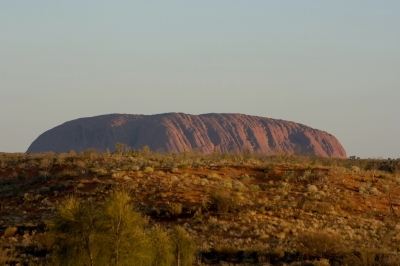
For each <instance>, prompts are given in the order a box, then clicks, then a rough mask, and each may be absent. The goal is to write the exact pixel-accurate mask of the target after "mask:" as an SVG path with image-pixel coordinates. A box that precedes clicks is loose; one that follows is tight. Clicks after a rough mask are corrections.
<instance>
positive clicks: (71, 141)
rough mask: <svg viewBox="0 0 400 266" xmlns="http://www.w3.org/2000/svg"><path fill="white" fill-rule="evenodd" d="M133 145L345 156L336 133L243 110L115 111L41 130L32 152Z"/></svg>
mask: <svg viewBox="0 0 400 266" xmlns="http://www.w3.org/2000/svg"><path fill="white" fill-rule="evenodd" d="M118 142H119V143H124V144H126V145H128V146H129V147H132V148H133V149H139V148H140V147H142V146H143V145H148V146H149V147H150V148H151V150H157V149H163V150H164V151H172V152H184V151H188V150H193V149H196V150H199V151H201V152H204V153H211V152H212V151H213V150H214V149H216V150H218V151H220V152H230V151H239V150H242V149H244V148H245V149H250V150H254V151H261V152H263V153H265V154H270V155H272V154H274V153H275V152H276V151H280V152H288V153H291V154H294V153H296V152H297V153H301V154H309V155H315V156H322V157H337V158H346V151H345V150H344V148H343V147H342V145H341V144H340V143H339V141H338V140H337V139H336V138H335V137H334V136H332V135H331V134H329V133H327V132H324V131H321V130H317V129H313V128H310V127H308V126H305V125H302V124H298V123H295V122H290V121H284V120H278V119H271V118H265V117H258V116H249V115H243V114H203V115H187V114H183V113H167V114H158V115H128V114H110V115H101V116H95V117H88V118H80V119H76V120H72V121H69V122H66V123H64V124H62V125H60V126H57V127H55V128H53V129H50V130H48V131H46V132H44V133H43V134H41V135H40V136H39V137H38V138H37V139H36V140H35V141H34V142H33V143H32V144H31V145H30V147H29V148H28V150H27V152H47V151H54V152H67V151H69V150H75V151H83V150H86V149H88V148H95V149H98V150H103V151H104V150H106V149H109V150H110V151H114V150H115V144H116V143H118Z"/></svg>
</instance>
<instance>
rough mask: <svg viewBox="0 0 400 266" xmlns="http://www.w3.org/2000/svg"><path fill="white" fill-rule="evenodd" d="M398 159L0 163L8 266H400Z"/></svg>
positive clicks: (92, 155)
mask: <svg viewBox="0 0 400 266" xmlns="http://www.w3.org/2000/svg"><path fill="white" fill-rule="evenodd" d="M399 167H400V159H359V158H357V157H350V158H349V159H334V158H320V157H309V156H294V155H289V154H285V153H278V154H277V155H275V156H264V155H262V154H258V153H252V152H249V151H243V152H240V153H231V154H221V153H218V152H214V153H213V154H210V155H205V154H202V153H199V152H195V151H193V152H185V153H180V154H174V153H158V152H153V151H150V149H149V148H148V147H143V148H142V149H140V150H137V151H134V150H131V149H129V148H127V147H125V146H124V145H122V144H118V145H117V151H116V152H115V153H107V152H106V153H100V152H96V151H94V150H87V151H85V152H82V153H75V152H73V151H71V152H69V153H62V154H59V153H42V154H6V153H3V154H0V200H1V201H0V202H1V205H0V215H1V216H0V217H1V219H0V235H2V237H1V239H0V246H1V248H0V265H77V266H79V265H90V266H92V265H139V266H142V265H143V266H144V265H149V266H152V265H154V266H161V265H166V266H167V265H180V266H185V265H212V264H219V265H228V263H236V264H237V265H239V264H243V265H245V264H246V265H247V264H253V265H282V264H283V263H286V264H288V265H399V261H400V256H399V255H398V254H399V253H398V252H399V251H400V226H398V222H399V219H400V218H399V216H400V212H399V208H400V173H399Z"/></svg>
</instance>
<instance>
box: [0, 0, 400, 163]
mask: <svg viewBox="0 0 400 266" xmlns="http://www.w3.org/2000/svg"><path fill="white" fill-rule="evenodd" d="M399 14H400V1H397V0H396V1H395V0H393V1H365V0H363V1H361V0H360V1H320V0H318V1H317V0H315V1H281V0H279V1H278V0H276V1H232V0H229V1H221V0H217V1H216V0H213V1H205V0H202V1H119V2H117V1H0V151H3V152H20V151H22V152H23V151H26V149H27V148H28V146H29V145H30V143H31V142H32V141H33V140H35V138H36V137H37V136H38V135H39V134H41V133H43V132H44V131H46V130H48V129H50V128H53V127H55V126H57V125H59V124H61V123H64V122H65V121H68V120H73V119H76V118H80V117H87V116H95V115H101V114H108V113H129V114H157V113H165V112H184V113H189V114H202V113H211V112H221V113H244V114H249V115H258V116H264V117H270V118H278V119H284V120H290V121H295V122H299V123H302V124H305V125H308V126H311V127H314V128H317V129H322V130H324V131H327V132H329V133H331V134H333V135H334V136H336V137H337V138H338V140H339V141H340V142H341V143H342V145H343V146H344V148H345V149H346V151H347V153H348V155H349V156H350V155H357V156H361V157H383V158H387V157H392V158H393V157H396V158H397V157H400V122H399V121H400V119H399V114H400V112H399V111H400V106H399V100H400V15H399Z"/></svg>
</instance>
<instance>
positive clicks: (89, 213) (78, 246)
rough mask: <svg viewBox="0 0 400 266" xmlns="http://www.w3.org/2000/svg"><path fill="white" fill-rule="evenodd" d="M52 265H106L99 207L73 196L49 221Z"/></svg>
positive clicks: (61, 205)
mask: <svg viewBox="0 0 400 266" xmlns="http://www.w3.org/2000/svg"><path fill="white" fill-rule="evenodd" d="M49 228H50V231H49V236H50V240H51V243H52V250H53V258H54V265H66V266H69V265H74V266H80V265H90V266H93V265H106V263H104V261H103V260H102V259H104V258H103V254H104V249H105V246H104V245H103V243H105V242H104V234H103V233H102V232H104V222H103V220H102V219H101V215H100V210H99V205H98V204H96V203H94V202H85V203H83V202H81V201H80V200H79V199H77V198H76V197H70V198H68V199H66V200H64V201H63V202H62V203H61V204H60V206H59V208H58V213H57V214H56V215H55V217H54V218H53V219H52V220H51V221H50V222H49Z"/></svg>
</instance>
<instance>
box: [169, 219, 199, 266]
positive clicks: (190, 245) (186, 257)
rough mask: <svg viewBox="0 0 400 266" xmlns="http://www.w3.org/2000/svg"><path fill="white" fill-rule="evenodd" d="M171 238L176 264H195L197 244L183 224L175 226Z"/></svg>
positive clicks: (189, 265) (182, 265) (183, 265)
mask: <svg viewBox="0 0 400 266" xmlns="http://www.w3.org/2000/svg"><path fill="white" fill-rule="evenodd" d="M171 238H172V246H173V251H174V256H175V263H174V265H177V266H191V265H193V262H194V252H195V245H194V242H193V240H192V238H191V237H190V236H189V235H188V233H187V232H186V230H185V229H184V228H183V227H181V226H175V227H174V228H173V230H172V232H171Z"/></svg>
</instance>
